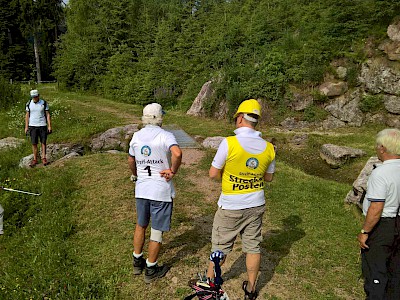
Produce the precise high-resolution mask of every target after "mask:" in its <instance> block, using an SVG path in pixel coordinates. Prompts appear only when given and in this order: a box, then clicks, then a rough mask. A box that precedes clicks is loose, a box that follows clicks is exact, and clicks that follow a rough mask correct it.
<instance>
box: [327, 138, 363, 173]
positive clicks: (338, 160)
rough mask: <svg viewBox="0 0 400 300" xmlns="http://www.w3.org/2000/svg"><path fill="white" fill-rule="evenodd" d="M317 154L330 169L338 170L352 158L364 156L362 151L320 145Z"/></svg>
mask: <svg viewBox="0 0 400 300" xmlns="http://www.w3.org/2000/svg"><path fill="white" fill-rule="evenodd" d="M319 153H320V157H321V158H322V159H323V160H324V161H325V162H326V163H327V164H328V165H329V166H330V167H331V168H339V167H341V166H342V165H344V164H345V163H346V162H347V161H349V160H350V159H352V158H357V157H361V156H364V155H366V153H365V151H363V150H360V149H355V148H351V147H346V146H337V145H333V144H324V145H322V147H321V149H320V151H319Z"/></svg>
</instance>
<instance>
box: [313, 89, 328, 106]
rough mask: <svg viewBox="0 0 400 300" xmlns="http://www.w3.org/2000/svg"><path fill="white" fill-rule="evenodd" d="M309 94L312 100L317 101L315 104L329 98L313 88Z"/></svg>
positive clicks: (324, 101) (326, 100)
mask: <svg viewBox="0 0 400 300" xmlns="http://www.w3.org/2000/svg"><path fill="white" fill-rule="evenodd" d="M311 95H312V96H313V100H314V102H315V103H317V104H322V103H326V102H328V100H329V97H328V96H326V95H324V94H322V93H320V91H318V90H313V91H312V92H311Z"/></svg>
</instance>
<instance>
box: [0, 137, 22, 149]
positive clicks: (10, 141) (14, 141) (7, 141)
mask: <svg viewBox="0 0 400 300" xmlns="http://www.w3.org/2000/svg"><path fill="white" fill-rule="evenodd" d="M24 142H25V140H23V139H18V138H15V137H6V138H4V139H1V140H0V150H2V149H7V148H18V147H19V146H21V145H22V144H23V143H24Z"/></svg>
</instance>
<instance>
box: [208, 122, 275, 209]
mask: <svg viewBox="0 0 400 300" xmlns="http://www.w3.org/2000/svg"><path fill="white" fill-rule="evenodd" d="M234 133H235V134H236V137H237V139H238V141H239V143H240V145H241V146H242V147H243V149H244V150H245V151H247V152H249V153H253V154H259V153H261V152H263V151H264V150H265V148H266V146H267V141H265V140H264V139H263V138H262V137H261V132H259V131H256V130H254V129H251V128H249V127H240V128H237V129H236V130H235V131H234ZM227 156H228V142H227V140H226V139H223V140H222V142H221V144H220V145H219V147H218V150H217V153H216V154H215V156H214V159H213V161H212V163H211V165H212V166H213V167H214V168H217V169H219V170H222V169H223V167H224V166H225V162H226V158H227ZM274 172H275V160H273V161H272V162H271V164H270V165H269V166H268V169H267V173H274ZM264 204H265V196H264V191H263V190H262V191H257V192H254V193H248V194H242V195H224V194H223V193H221V195H220V196H219V200H218V206H219V207H221V208H223V209H231V210H239V209H245V208H251V207H257V206H261V205H264Z"/></svg>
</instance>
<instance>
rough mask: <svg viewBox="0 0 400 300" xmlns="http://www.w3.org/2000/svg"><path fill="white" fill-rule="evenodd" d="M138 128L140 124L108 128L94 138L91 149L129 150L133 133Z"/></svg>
mask: <svg viewBox="0 0 400 300" xmlns="http://www.w3.org/2000/svg"><path fill="white" fill-rule="evenodd" d="M138 130H139V129H138V124H130V125H126V126H121V127H115V128H111V129H108V130H107V131H105V132H103V133H102V134H100V135H98V136H96V137H94V138H93V139H92V141H91V143H90V147H91V150H92V151H93V152H103V151H107V150H123V151H127V150H128V146H129V141H130V139H131V138H132V135H133V134H134V133H135V132H136V131H138Z"/></svg>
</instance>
